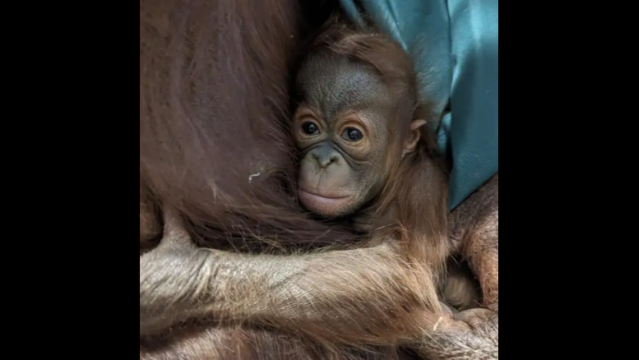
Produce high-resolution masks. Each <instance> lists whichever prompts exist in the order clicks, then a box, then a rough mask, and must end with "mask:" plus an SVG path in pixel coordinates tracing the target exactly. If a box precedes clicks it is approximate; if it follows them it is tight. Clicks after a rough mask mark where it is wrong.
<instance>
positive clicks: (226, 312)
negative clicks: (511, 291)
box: [140, 29, 496, 359]
mask: <svg viewBox="0 0 639 360" xmlns="http://www.w3.org/2000/svg"><path fill="white" fill-rule="evenodd" d="M296 95H297V98H296V99H297V102H298V106H297V109H296V111H295V115H294V121H293V126H292V131H293V133H294V137H295V141H296V144H297V147H298V149H299V151H300V152H301V162H300V167H299V184H298V196H299V200H300V202H301V203H302V204H303V206H304V207H305V208H307V209H308V210H310V211H311V212H314V213H316V214H319V215H321V216H323V217H326V218H332V219H343V218H346V217H348V218H352V219H354V220H355V224H356V228H357V229H358V230H360V231H362V232H364V233H365V241H364V242H363V243H362V242H359V243H358V244H342V245H340V246H339V248H337V247H335V248H332V249H323V250H322V251H319V252H312V253H307V254H298V255H287V256H283V255H269V254H259V255H247V254H237V253H226V252H221V251H216V250H208V249H207V250H201V249H197V248H196V247H195V245H193V244H192V243H191V241H190V239H189V238H188V235H187V234H186V233H185V232H184V231H183V230H181V226H180V224H179V222H178V221H179V220H178V218H177V216H175V215H173V214H172V213H171V210H170V209H164V213H165V234H164V238H163V240H162V243H161V245H160V246H159V247H158V248H157V249H155V250H154V251H151V252H150V253H148V254H145V255H144V256H142V257H141V260H140V261H141V262H140V268H141V278H140V279H141V280H140V281H141V283H140V324H141V332H142V333H143V334H144V333H150V332H154V331H159V330H162V329H166V328H167V327H169V326H172V325H173V324H175V323H177V322H180V321H184V320H186V319H188V318H210V317H212V318H215V319H220V320H229V321H232V322H238V323H242V324H244V325H268V326H272V327H274V328H276V329H279V331H282V332H287V333H297V334H302V336H304V337H306V338H308V339H309V340H310V341H314V342H316V343H318V344H322V345H325V346H326V345H330V344H335V345H336V346H335V348H339V346H341V345H355V346H364V345H378V346H388V347H396V346H404V347H410V348H413V349H416V350H417V352H418V353H420V354H421V355H423V356H427V357H429V358H430V357H431V356H433V355H434V356H437V357H440V356H448V355H446V354H447V351H454V352H456V355H455V356H457V355H459V354H460V353H459V352H458V351H459V348H460V346H462V347H466V350H469V348H468V347H471V348H472V351H470V352H466V351H464V354H463V356H462V357H460V358H465V359H474V358H490V357H492V356H496V344H494V343H492V342H485V341H484V339H483V337H481V336H479V335H476V334H473V333H472V330H471V329H470V327H469V325H468V324H467V323H466V322H462V321H459V320H456V319H453V317H452V316H451V315H450V314H449V313H448V312H446V311H444V310H443V309H442V306H441V304H440V301H439V297H438V291H437V289H438V284H439V283H440V282H441V280H442V278H443V275H444V269H445V264H446V260H447V258H448V257H449V255H450V254H451V251H452V244H451V242H450V241H449V240H448V237H447V231H448V229H447V226H448V223H447V216H448V211H447V203H446V197H447V187H446V184H447V178H446V176H445V174H444V171H443V168H442V166H441V165H440V164H439V162H438V157H437V154H436V151H435V142H434V140H433V138H432V136H431V134H430V133H429V132H428V129H427V127H426V126H424V125H426V123H427V122H426V117H427V116H428V115H427V114H428V112H427V111H426V110H425V109H424V108H423V107H422V106H420V105H419V103H418V100H417V99H418V95H417V85H416V76H415V73H414V70H413V66H412V63H411V61H410V57H409V56H408V54H406V53H405V52H404V51H403V50H402V48H401V47H400V46H399V45H398V44H396V43H395V42H393V41H391V40H390V39H389V38H388V37H386V36H383V35H379V34H362V33H349V32H347V31H344V29H339V31H328V32H326V33H325V34H324V35H323V36H321V37H320V38H319V39H318V40H317V42H316V43H315V45H314V47H313V48H312V50H311V52H310V55H309V56H308V58H307V60H306V61H305V62H304V64H303V66H302V68H301V69H300V72H299V74H298V77H297V81H296ZM178 259H182V260H181V261H182V262H183V263H184V264H193V266H192V267H193V269H192V270H184V269H182V272H185V271H186V272H188V273H189V281H188V282H184V283H182V284H181V286H175V284H173V286H167V285H166V284H171V283H172V282H174V281H176V279H178V278H179V277H178V275H172V274H171V271H170V268H168V267H170V266H169V265H172V264H174V263H175V261H177V260H178ZM181 266H186V265H181ZM182 276H183V275H182ZM464 332H466V333H468V334H465V335H464V337H459V334H461V333H464ZM453 337H454V338H453ZM460 339H464V340H463V341H466V342H467V343H466V344H462V345H459V343H460V341H461V340H460ZM449 358H450V357H449Z"/></svg>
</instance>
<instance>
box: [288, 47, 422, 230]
mask: <svg viewBox="0 0 639 360" xmlns="http://www.w3.org/2000/svg"><path fill="white" fill-rule="evenodd" d="M318 73H321V74H322V75H323V76H322V79H321V81H317V75H316V74H318ZM297 86H298V88H299V89H301V90H300V93H301V94H300V95H301V97H302V98H303V99H304V100H303V101H302V102H301V103H300V104H299V106H298V108H297V111H296V112H295V117H294V125H293V131H294V135H295V140H296V142H297V146H298V148H299V150H300V151H301V153H302V161H301V164H300V176H299V183H298V187H299V189H298V194H299V198H300V201H301V203H302V204H303V205H304V206H305V207H306V208H307V209H308V210H310V211H312V212H314V213H316V214H318V215H321V216H323V217H326V218H336V217H342V216H345V215H352V214H354V213H355V212H356V211H357V210H358V209H361V208H362V206H363V205H364V204H365V203H367V202H368V201H369V200H371V199H372V198H373V197H374V196H375V195H377V194H378V193H379V191H380V189H381V187H382V186H383V184H384V183H386V181H387V179H388V174H389V172H390V167H389V166H386V164H387V163H388V156H389V151H388V149H389V147H390V142H389V140H388V139H389V136H390V134H389V129H388V128H387V126H386V125H387V124H388V123H389V122H388V121H387V119H392V118H393V113H392V110H393V109H394V104H395V103H396V102H397V99H396V98H397V95H394V94H391V93H389V89H388V87H387V86H385V85H384V84H383V83H382V82H381V80H380V79H379V77H377V76H373V75H371V70H370V69H368V68H366V67H364V66H362V65H358V64H356V63H353V62H348V61H347V60H346V59H337V60H336V59H334V58H329V57H321V56H318V57H316V58H314V59H313V61H312V62H310V63H308V64H306V66H305V67H304V68H303V69H302V71H301V72H300V74H299V75H298V83H297ZM425 124H426V121H424V120H419V119H418V120H414V121H413V124H412V126H411V131H412V132H413V136H412V137H409V139H408V140H407V142H406V143H405V144H404V149H405V151H404V154H406V153H408V152H410V151H412V150H413V149H414V147H415V144H416V143H417V141H418V140H419V127H421V126H423V125H425ZM364 216H365V215H364Z"/></svg>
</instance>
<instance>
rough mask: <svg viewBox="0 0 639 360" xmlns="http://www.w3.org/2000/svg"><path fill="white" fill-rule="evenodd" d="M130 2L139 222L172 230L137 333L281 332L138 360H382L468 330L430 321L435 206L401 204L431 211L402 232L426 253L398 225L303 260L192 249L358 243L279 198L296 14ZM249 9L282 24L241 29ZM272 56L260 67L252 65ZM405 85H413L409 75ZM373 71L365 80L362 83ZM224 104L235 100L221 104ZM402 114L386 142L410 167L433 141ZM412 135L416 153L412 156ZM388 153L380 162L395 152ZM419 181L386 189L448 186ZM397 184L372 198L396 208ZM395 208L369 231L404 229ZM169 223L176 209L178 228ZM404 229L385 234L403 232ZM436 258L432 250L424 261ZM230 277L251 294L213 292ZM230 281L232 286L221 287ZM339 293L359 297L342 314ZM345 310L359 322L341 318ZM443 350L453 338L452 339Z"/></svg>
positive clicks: (286, 155)
mask: <svg viewBox="0 0 639 360" xmlns="http://www.w3.org/2000/svg"><path fill="white" fill-rule="evenodd" d="M141 5H142V6H141V33H142V38H141V178H142V182H141V188H142V190H143V191H142V192H141V220H142V219H143V218H142V212H143V210H145V209H150V211H145V214H147V215H145V217H144V219H154V218H155V217H156V215H154V214H156V212H155V211H154V210H155V209H156V208H157V207H156V205H157V204H159V206H161V208H162V209H163V210H164V214H165V217H166V218H167V219H169V220H170V221H168V222H166V223H165V227H166V229H168V230H169V231H168V232H167V231H165V234H164V240H163V242H162V245H161V246H160V247H159V248H158V249H155V250H154V251H151V252H150V253H148V254H145V255H144V256H143V257H141V325H142V327H143V330H144V331H150V330H153V329H154V328H157V329H162V328H163V327H165V326H170V325H172V324H173V323H175V322H178V321H181V320H186V319H187V318H190V317H202V316H206V315H212V316H215V317H216V319H215V320H218V321H219V320H228V322H229V323H233V322H234V321H241V322H248V323H253V324H256V325H265V326H271V327H276V328H277V329H276V330H277V331H281V335H280V334H279V333H276V332H275V330H269V329H257V328H250V327H242V328H237V327H231V328H224V327H223V326H222V325H218V326H215V327H214V326H213V325H208V326H207V327H206V326H205V330H198V328H197V327H195V326H191V327H190V328H186V329H182V330H177V331H176V332H174V333H172V334H170V336H172V337H173V340H174V341H173V342H172V343H171V342H168V343H169V344H170V345H169V348H168V350H166V351H156V350H151V348H150V345H149V344H148V343H147V344H146V345H145V346H142V347H141V355H142V356H143V357H148V356H150V357H153V356H157V357H161V356H165V357H166V358H175V357H177V356H178V355H180V356H182V355H188V356H190V357H191V358H221V359H228V358H233V357H235V358H242V359H244V358H252V357H255V358H293V357H294V356H297V357H299V358H314V357H318V358H326V357H330V356H335V357H340V356H341V357H350V358H365V357H367V356H373V353H367V352H361V351H356V350H353V349H350V348H348V347H345V345H348V344H356V345H361V346H364V344H376V345H385V346H387V347H386V348H384V349H378V351H379V352H378V353H376V354H375V356H378V357H381V358H388V356H390V354H394V355H396V356H399V355H398V354H397V353H396V351H395V350H394V349H393V348H392V347H391V346H394V345H401V344H406V345H409V346H414V347H417V348H419V349H423V351H424V353H426V354H428V351H430V350H428V349H429V345H427V344H428V343H429V342H428V341H426V342H425V344H426V345H425V346H423V347H419V346H418V345H419V342H420V340H421V339H422V338H423V337H424V336H427V335H428V336H443V337H445V338H446V336H447V335H445V334H446V333H445V332H442V331H439V332H438V331H437V329H436V328H437V327H438V326H439V329H440V330H441V329H446V328H450V329H452V330H455V331H459V332H464V331H466V332H468V329H467V327H464V326H462V325H460V324H459V323H457V322H455V321H453V320H452V319H450V318H447V317H445V316H442V314H440V313H439V311H440V310H439V303H438V302H437V296H436V293H435V280H436V278H437V276H436V275H437V272H438V271H437V268H438V265H437V264H442V263H443V261H444V260H445V258H446V256H447V255H448V249H449V247H448V244H447V242H446V241H445V236H444V235H445V234H444V233H445V230H446V228H445V226H446V222H445V216H443V215H444V214H445V208H441V209H440V207H441V206H442V204H444V205H445V201H444V202H443V203H442V202H440V201H439V200H438V201H433V202H432V203H428V204H426V203H424V202H417V203H414V204H412V206H415V207H417V208H418V209H425V210H426V211H428V213H427V214H428V215H431V214H432V215H433V216H432V217H426V218H428V219H430V221H434V222H435V226H432V224H428V225H427V226H421V228H420V224H416V225H415V224H410V223H409V225H411V226H413V225H414V226H413V227H414V228H412V230H413V231H416V232H417V233H418V234H419V231H420V230H421V231H422V232H423V234H424V236H425V237H427V238H428V240H429V241H428V242H424V244H421V243H419V242H417V241H413V240H411V237H410V236H407V235H409V234H407V232H406V231H390V229H389V228H388V227H386V228H385V229H382V230H380V231H381V232H380V233H379V234H383V233H384V234H387V236H389V237H391V238H393V240H397V241H387V240H385V238H384V237H382V236H381V235H375V234H376V232H373V236H372V238H373V240H371V239H370V238H367V239H366V240H367V241H368V242H369V245H370V246H369V247H367V248H359V249H357V248H356V249H353V250H343V251H332V252H314V253H312V254H309V255H301V256H281V255H280V256H278V255H259V256H250V255H241V254H225V253H221V252H214V251H197V250H196V249H195V248H193V247H192V246H190V242H189V241H188V240H189V236H188V235H190V236H192V237H193V238H194V239H196V240H197V241H198V242H199V243H200V244H204V243H207V245H209V246H212V247H216V248H220V247H223V245H224V243H228V244H231V246H232V247H235V248H237V249H239V250H250V251H252V252H264V251H270V252H279V253H284V254H286V253H290V252H291V249H300V246H305V247H308V246H310V245H313V246H314V247H319V246H322V245H331V244H332V245H333V247H336V246H338V245H341V248H347V247H352V246H353V242H352V240H353V235H352V234H351V233H350V232H348V231H346V230H342V229H338V228H333V227H329V226H328V225H326V224H322V223H320V222H317V221H313V220H311V219H309V218H307V217H306V216H305V215H303V213H302V212H300V211H299V209H298V208H297V206H296V205H295V204H296V203H295V201H294V197H291V196H290V194H289V193H288V192H287V189H290V188H291V186H292V184H294V181H293V180H294V179H290V178H289V174H294V173H295V171H294V170H295V163H294V161H293V159H294V153H293V152H292V151H290V149H292V148H293V147H292V146H290V145H291V144H290V143H287V139H288V134H287V132H286V126H284V124H283V123H282V122H278V121H277V120H278V116H277V115H278V112H279V111H281V113H280V114H279V115H281V116H282V118H284V116H285V115H286V114H285V112H284V111H283V110H282V107H281V104H282V103H283V101H282V100H284V101H285V100H286V91H285V89H286V83H287V81H286V69H287V67H288V66H290V64H291V62H292V60H293V58H294V57H293V52H292V50H293V49H294V47H295V44H294V43H295V39H296V37H299V36H300V35H301V33H302V29H301V26H296V21H298V20H299V19H298V18H297V16H299V14H298V13H297V12H296V10H297V8H296V7H295V6H296V4H282V3H280V4H276V5H273V4H267V3H266V2H262V3H261V5H260V4H258V3H256V4H254V5H256V6H257V7H258V9H249V8H248V7H245V6H246V5H247V4H246V2H241V1H240V2H237V3H234V4H226V3H224V2H218V3H215V2H205V1H202V2H198V1H194V2H193V1H192V2H184V1H164V2H161V4H160V3H159V4H148V6H145V5H147V4H146V3H145V2H142V3H141ZM158 5H162V6H158ZM261 6H263V8H261V9H260V8H259V7H261ZM257 14H260V15H261V16H264V14H272V15H273V16H275V17H276V18H277V19H280V20H281V21H273V19H271V22H270V23H268V24H265V23H264V22H260V21H259V20H258V19H257V18H255V19H254V20H255V22H252V21H249V20H251V17H252V16H257ZM215 20H217V22H216V21H215ZM240 20H241V21H240ZM216 27H217V28H216ZM286 30H289V31H286ZM293 30H294V31H293ZM287 32H290V33H291V34H290V35H289V37H288V39H293V40H290V41H291V43H288V44H287V43H285V42H281V41H279V40H278V39H281V38H282V37H281V35H283V34H284V33H287ZM276 34H277V35H280V36H275V35H276ZM258 35H259V36H258ZM269 35H271V36H269ZM291 35H292V38H291ZM371 39H372V38H371ZM227 41H228V43H226V42H227ZM222 42H224V43H222ZM388 44H392V42H388ZM225 45H226V46H225ZM267 45H277V46H270V47H268V46H267ZM389 46H391V45H389ZM391 47H392V46H391ZM397 54H401V51H400V52H397ZM266 55H273V56H266ZM398 56H399V55H398ZM267 58H268V59H269V61H260V60H261V59H267ZM227 59H234V60H237V61H232V62H231V61H228V60H227ZM393 60H398V59H393ZM399 60H400V62H401V60H402V59H401V56H399ZM382 65H383V64H382ZM386 65H388V64H386ZM387 67H388V66H387ZM406 69H408V68H407V67H405V68H404V70H406ZM241 70H244V71H243V72H240V71H241ZM382 75H384V74H382ZM400 75H401V76H400V77H404V78H407V79H409V78H411V77H412V76H411V74H410V73H407V74H400ZM376 76H377V75H370V74H369V81H370V80H371V79H376ZM338 78H339V77H338ZM380 79H382V80H383V79H384V77H383V76H382V77H381V78H380ZM380 79H377V80H376V81H382V80H380ZM402 86H404V87H405V88H406V89H405V91H406V93H407V94H410V93H411V92H414V84H410V81H409V84H408V85H406V84H404V85H402ZM222 89H223V90H224V92H223V91H222ZM278 99H279V100H278ZM233 102H237V103H238V104H235V105H237V106H231V105H232V104H233ZM412 104H413V105H414V101H413V102H412ZM411 106H412V105H411ZM404 107H405V106H404ZM406 108H407V107H406ZM413 110H415V109H411V112H412V111H413ZM403 111H404V114H408V112H406V109H404V110H403ZM400 112H401V111H400ZM413 114H414V113H411V122H410V126H409V127H408V128H407V129H402V128H401V127H398V129H394V130H393V131H396V132H398V133H399V134H400V136H401V137H399V138H398V139H401V141H400V142H399V143H401V144H408V145H407V146H408V148H406V147H400V146H399V145H396V147H395V151H400V152H401V153H404V151H405V150H409V151H408V152H407V153H406V154H417V155H416V156H417V158H419V159H421V158H422V157H424V156H426V157H428V156H429V155H428V154H429V152H428V150H429V146H428V142H427V141H424V140H425V139H426V138H425V137H422V136H421V135H420V136H417V135H416V134H417V133H419V131H418V130H417V129H419V128H420V127H421V126H418V125H419V124H421V122H420V121H419V119H415V118H413V117H412V115H413ZM404 119H406V118H405V117H404ZM413 120H418V121H417V122H415V121H413ZM380 129H381V127H380ZM380 131H381V130H380ZM416 131H417V132H416ZM382 133H383V131H382ZM386 135H387V134H386ZM420 139H423V140H422V143H423V144H422V145H420V146H418V144H419V143H420ZM273 144H275V146H274V145H273ZM278 145H279V146H278ZM412 146H415V147H414V148H412V149H411V147H412ZM416 149H419V150H418V151H415V150H416ZM386 157H387V159H386V160H387V162H388V159H390V155H388V154H387V155H386ZM414 158H415V156H409V157H408V158H407V159H413V161H414ZM402 163H406V161H402ZM425 163H426V162H425ZM203 164H206V165H203ZM402 168H409V169H419V167H406V166H404V167H402V166H399V167H398V168H397V169H394V168H393V166H390V167H388V169H394V170H392V171H393V172H394V173H396V172H397V171H400V170H402ZM429 170H432V167H431V168H429ZM388 173H389V174H390V173H391V170H388ZM414 174H415V175H414V176H416V177H417V178H418V179H413V182H409V181H402V182H398V183H395V184H394V186H409V187H414V186H415V183H414V182H417V181H423V180H425V179H422V178H421V177H422V176H426V177H432V178H433V179H432V180H431V181H430V182H423V183H422V184H423V185H422V186H425V188H426V189H431V190H429V191H431V193H430V194H436V195H438V196H439V195H440V194H444V193H445V192H443V191H442V190H443V189H442V188H441V187H442V186H443V187H445V181H444V180H445V179H444V178H442V177H440V176H438V175H437V172H436V171H425V170H414ZM388 178H390V176H388ZM390 183H391V184H393V183H392V182H390ZM411 184H412V185H411ZM426 184H428V185H426ZM373 185H378V184H373ZM430 185H434V187H432V188H430ZM394 186H386V188H385V190H384V191H382V194H394V195H393V196H391V195H385V196H383V197H382V198H386V199H391V200H393V199H397V196H396V195H397V194H398V193H399V189H395V188H394ZM438 186H439V187H438ZM373 188H374V186H372V187H371V189H373ZM370 193H371V194H373V195H374V193H375V192H374V191H371V192H370ZM142 195H144V199H143V198H142ZM364 200H366V199H364ZM364 200H362V201H361V204H364V203H365V202H366V201H364ZM391 200H389V201H387V202H384V201H382V202H378V204H383V205H384V206H380V209H392V211H390V212H386V211H379V212H378V214H380V215H381V216H380V217H379V220H378V219H377V217H374V219H373V220H371V223H373V224H376V223H378V222H379V221H386V220H387V219H388V218H389V215H388V214H396V215H392V216H391V219H393V216H394V217H395V218H394V219H395V220H396V219H400V221H399V222H398V225H401V226H404V225H406V220H407V219H408V221H410V220H411V217H415V213H414V212H409V211H408V209H409V205H405V206H406V208H402V207H399V208H397V209H394V208H393V207H394V206H395V205H396V204H397V203H396V202H393V201H391ZM411 200H414V199H412V198H409V199H408V201H409V203H408V204H411ZM149 203H151V204H153V203H156V205H144V206H146V208H145V209H143V207H142V204H149ZM361 204H360V205H361ZM307 205H308V201H307ZM413 210H414V209H413ZM439 210H441V211H439ZM172 214H179V219H178V216H175V215H172ZM328 215H330V214H328ZM442 219H443V220H442ZM178 222H179V223H181V224H178ZM151 223H153V221H151ZM155 223H156V224H157V223H159V222H158V221H157V220H156V221H155ZM391 223H392V221H391ZM413 223H416V221H413ZM401 226H395V230H403V229H404V228H403V227H401ZM157 229H158V226H157V225H149V226H143V227H142V228H141V242H142V240H143V239H142V234H143V231H142V230H144V232H145V233H146V234H157V233H158V230H157ZM182 229H184V230H186V232H184V231H182ZM187 234H188V235H187ZM212 241H213V243H212ZM265 241H268V242H267V243H265ZM176 244H177V246H176ZM274 245H276V246H274ZM360 246H361V244H360ZM266 248H268V250H266ZM432 249H436V250H437V249H439V251H436V252H434V253H427V252H426V251H425V250H432ZM425 259H427V260H426V261H433V263H434V265H433V264H428V263H427V262H425ZM406 260H409V261H406ZM411 260H415V261H414V262H413V261H411ZM247 261H248V263H249V266H248V267H247V266H246V264H247ZM240 264H241V266H240ZM251 264H252V265H253V266H254V267H253V268H251ZM220 265H222V266H220ZM280 265H282V267H280ZM360 265H361V266H360ZM440 267H441V266H440ZM287 269H288V270H287ZM269 270H271V271H269ZM336 270H341V272H340V271H336ZM237 271H243V272H244V273H242V274H240V273H237ZM238 276H241V278H242V279H244V280H245V284H246V285H241V284H242V283H241V282H234V281H227V282H224V281H222V282H220V280H224V279H227V280H232V279H233V278H234V277H238ZM335 276H342V277H343V279H342V280H343V282H344V283H343V284H339V283H336V282H335V281H334V280H339V278H335ZM480 278H481V277H480ZM295 279H298V280H297V281H295ZM357 279H359V280H357ZM208 280H210V281H208ZM213 280H215V281H213ZM376 280H379V281H376ZM225 283H226V284H229V286H227V287H224V284H225ZM304 286H305V287H304ZM320 287H321V288H320ZM320 290H321V291H320ZM176 293H177V294H178V295H179V296H175V294H176ZM246 294H251V295H252V296H246ZM343 299H350V300H352V299H359V300H360V301H361V302H360V303H354V304H350V305H347V304H344V303H343V301H342V300H343ZM202 300H211V301H210V302H207V303H202V302H201V301H202ZM200 304H204V305H206V306H200ZM143 305H144V307H143ZM335 305H337V306H335ZM343 305H346V306H343ZM340 306H341V307H340ZM166 310H170V311H168V312H167V311H166ZM424 310H428V311H424ZM163 315H169V316H171V317H173V318H166V317H162V316H163ZM420 315H422V316H420ZM355 316H357V317H359V318H360V319H361V320H360V321H352V320H354V319H355V318H354V317H355ZM442 319H443V320H442ZM142 320H144V321H142ZM355 320H356V319H355ZM336 321H337V322H336ZM349 321H352V322H350V323H349ZM154 322H155V323H154ZM431 325H432V328H435V329H433V330H435V331H434V332H433V331H430V330H431V329H432V328H431V327H430V326H431ZM448 325H449V326H448ZM292 332H297V335H295V334H291V333H292ZM446 339H448V338H446ZM156 341H157V339H156ZM448 341H451V342H453V343H454V339H448ZM440 350H441V349H440Z"/></svg>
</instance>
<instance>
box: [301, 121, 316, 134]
mask: <svg viewBox="0 0 639 360" xmlns="http://www.w3.org/2000/svg"><path fill="white" fill-rule="evenodd" d="M302 131H303V132H304V134H306V135H317V134H319V129H318V128H317V125H315V124H313V123H312V122H310V121H307V122H305V123H303V124H302Z"/></svg>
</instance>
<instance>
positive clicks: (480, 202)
mask: <svg viewBox="0 0 639 360" xmlns="http://www.w3.org/2000/svg"><path fill="white" fill-rule="evenodd" d="M498 176H499V174H495V175H494V176H493V177H492V178H490V180H488V182H486V184H484V185H483V186H482V187H481V188H480V189H479V190H478V191H477V192H475V193H473V194H472V195H471V196H470V197H469V198H468V199H467V200H466V201H464V202H463V203H462V204H461V205H459V206H458V207H457V208H456V209H455V211H453V213H452V216H451V223H450V229H451V230H450V233H451V236H452V237H453V238H455V239H457V240H458V241H459V250H460V252H461V253H462V255H463V256H464V257H465V258H466V259H467V260H468V262H469V264H470V267H471V269H472V270H473V272H474V273H475V275H476V276H477V278H478V279H479V283H480V285H481V289H482V292H483V303H482V305H483V307H485V308H488V309H491V310H494V311H497V308H498V292H499V281H498V280H499V271H498V254H499V250H498V242H499V241H498V225H499V214H498V212H499V204H498V202H499V189H498V187H499V178H498Z"/></svg>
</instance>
